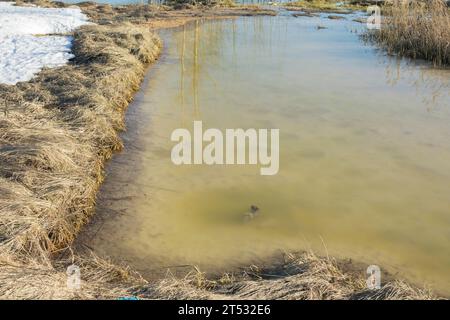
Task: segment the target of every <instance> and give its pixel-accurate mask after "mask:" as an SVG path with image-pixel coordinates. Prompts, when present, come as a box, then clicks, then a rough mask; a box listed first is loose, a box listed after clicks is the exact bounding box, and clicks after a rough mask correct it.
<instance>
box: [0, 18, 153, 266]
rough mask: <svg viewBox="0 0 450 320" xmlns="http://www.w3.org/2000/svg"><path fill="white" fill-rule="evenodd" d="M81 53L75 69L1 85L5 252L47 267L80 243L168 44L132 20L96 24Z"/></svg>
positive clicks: (81, 34)
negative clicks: (107, 170) (139, 96)
mask: <svg viewBox="0 0 450 320" xmlns="http://www.w3.org/2000/svg"><path fill="white" fill-rule="evenodd" d="M73 49H74V50H73V51H74V53H75V55H76V58H75V59H74V60H73V61H72V63H71V64H69V65H66V66H64V67H61V68H59V69H52V70H43V71H42V72H41V73H40V74H39V75H38V76H37V77H35V78H34V79H33V80H32V81H30V82H24V83H19V84H18V85H16V86H6V85H0V96H1V97H2V99H1V100H0V108H1V106H2V104H3V112H0V181H1V186H0V204H1V205H0V217H1V219H0V257H7V258H8V259H13V260H15V261H18V262H19V261H21V262H30V261H33V262H36V263H37V262H40V263H43V264H44V265H47V266H48V265H50V259H49V257H50V256H51V254H52V253H54V252H56V251H57V250H59V249H61V248H64V247H66V246H67V245H69V244H70V243H71V242H72V241H73V239H74V237H75V236H76V234H77V233H78V231H79V229H80V228H81V227H82V226H83V225H84V224H85V223H86V222H87V220H88V218H89V216H90V214H91V213H92V212H93V208H94V204H95V194H96V191H97V189H98V187H99V184H100V183H101V181H102V178H103V175H102V170H103V163H104V161H105V160H106V159H107V158H109V157H110V156H111V154H112V152H113V151H114V150H118V149H120V148H121V145H122V144H121V141H120V139H119V136H118V131H119V130H121V129H123V128H124V123H123V114H124V110H125V108H126V107H127V105H128V103H129V102H130V101H131V100H132V97H133V93H134V92H135V91H136V90H137V89H138V88H139V84H140V82H141V80H142V78H143V76H144V72H145V68H146V65H147V64H148V63H150V62H151V61H153V60H155V59H156V58H157V55H158V53H159V50H160V40H159V38H157V37H156V36H155V35H154V34H152V33H151V32H150V31H148V30H146V29H144V28H140V27H137V26H133V25H131V24H122V25H116V26H109V27H108V28H106V27H102V26H95V25H91V26H85V27H82V28H81V29H79V30H78V31H77V32H76V33H75V34H74V47H73Z"/></svg>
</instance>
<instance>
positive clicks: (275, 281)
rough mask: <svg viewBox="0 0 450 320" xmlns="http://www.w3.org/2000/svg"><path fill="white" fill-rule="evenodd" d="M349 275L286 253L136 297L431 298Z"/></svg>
mask: <svg viewBox="0 0 450 320" xmlns="http://www.w3.org/2000/svg"><path fill="white" fill-rule="evenodd" d="M360 271H361V272H358V273H355V272H353V273H351V272H347V271H345V270H343V268H342V267H341V266H340V265H339V264H338V263H337V262H336V260H334V259H332V258H328V257H318V256H316V255H314V254H313V253H301V254H290V255H287V256H286V262H285V263H283V264H282V265H281V266H276V268H275V269H260V268H258V267H255V266H253V267H251V268H249V269H248V270H246V271H244V273H243V274H242V275H229V274H227V275H225V277H221V278H218V279H208V278H207V277H206V275H205V274H204V273H201V272H200V271H198V270H194V271H193V272H191V273H189V274H188V275H187V276H186V277H185V278H183V279H176V278H175V277H167V278H166V279H164V280H161V281H159V282H157V283H152V284H151V285H147V286H146V287H144V288H143V289H141V290H140V291H139V295H141V296H142V297H145V298H150V299H283V300H286V299H287V300H323V299H327V300H328V299H329V300H341V299H344V300H346V299H435V298H436V297H434V296H433V295H432V294H431V293H430V292H429V291H427V290H420V289H417V288H414V287H412V286H410V285H408V284H406V283H405V282H403V281H399V280H395V281H389V282H387V283H385V284H383V286H382V288H381V289H379V290H368V289H367V287H366V282H365V281H366V280H365V278H364V277H363V276H364V275H365V272H364V270H360Z"/></svg>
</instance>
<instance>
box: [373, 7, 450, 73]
mask: <svg viewBox="0 0 450 320" xmlns="http://www.w3.org/2000/svg"><path fill="white" fill-rule="evenodd" d="M385 12H386V13H387V16H386V18H385V19H384V23H383V24H382V27H381V30H379V31H373V32H369V33H368V34H367V35H366V36H365V37H366V38H368V39H370V40H373V41H375V42H377V43H378V44H380V45H381V46H382V47H384V48H386V49H387V50H388V51H389V52H390V53H397V54H400V55H402V56H408V57H412V58H420V59H425V60H429V61H432V62H433V63H434V64H436V65H449V64H450V10H449V8H448V7H447V4H446V3H445V1H443V0H420V1H418V0H416V1H409V2H406V1H405V2H403V1H395V2H394V3H393V4H392V5H391V6H388V7H386V8H385Z"/></svg>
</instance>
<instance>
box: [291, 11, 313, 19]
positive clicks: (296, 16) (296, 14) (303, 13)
mask: <svg viewBox="0 0 450 320" xmlns="http://www.w3.org/2000/svg"><path fill="white" fill-rule="evenodd" d="M292 16H293V17H294V18H298V17H310V18H312V17H317V15H315V14H312V13H310V12H299V13H293V14H292Z"/></svg>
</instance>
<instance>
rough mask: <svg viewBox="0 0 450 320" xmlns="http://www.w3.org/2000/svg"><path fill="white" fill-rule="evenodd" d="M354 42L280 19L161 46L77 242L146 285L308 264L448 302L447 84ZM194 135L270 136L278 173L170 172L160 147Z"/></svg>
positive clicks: (223, 26) (203, 29) (313, 23)
mask: <svg viewBox="0 0 450 320" xmlns="http://www.w3.org/2000/svg"><path fill="white" fill-rule="evenodd" d="M319 25H320V26H322V27H325V28H323V29H322V28H318V27H317V26H319ZM363 28H364V25H363V24H358V23H356V22H352V21H351V18H350V16H347V19H346V20H329V19H322V18H309V17H300V18H293V17H290V16H287V15H281V16H279V17H258V18H257V17H254V18H239V19H236V20H220V21H207V22H206V21H205V22H202V21H199V22H196V23H193V24H190V25H188V26H186V27H183V28H180V29H177V30H174V31H166V32H165V33H163V34H162V35H163V38H164V41H165V53H164V54H163V56H162V58H161V60H160V61H159V63H157V65H156V66H155V67H153V68H152V69H151V70H150V73H149V75H148V77H147V80H146V82H145V83H144V85H143V87H142V89H141V91H140V92H139V93H138V95H137V97H136V100H135V101H134V103H133V104H132V105H131V106H130V108H129V110H128V114H127V127H128V131H127V132H126V133H124V134H123V139H124V143H125V148H124V150H123V152H121V153H120V154H117V155H115V156H114V158H113V159H112V161H111V162H110V163H109V164H108V167H107V177H106V180H105V183H104V185H103V186H102V189H101V192H100V195H99V199H98V206H97V213H96V217H95V219H93V221H92V223H91V225H89V226H88V227H87V230H86V231H85V233H84V235H83V236H82V237H81V239H82V241H83V242H84V243H85V244H87V245H89V246H90V247H92V248H94V249H95V250H96V251H97V252H98V253H100V254H105V255H108V256H111V257H113V258H114V259H115V260H118V261H124V262H126V263H129V264H130V265H132V266H133V267H135V268H136V269H138V270H140V271H141V272H143V273H144V274H151V273H154V272H155V270H160V271H164V270H165V268H166V267H168V266H181V265H193V264H195V265H198V266H199V267H200V268H202V269H203V270H207V271H215V270H227V269H228V268H233V267H236V266H241V265H244V264H249V263H253V262H258V261H264V259H267V258H269V257H271V256H272V255H273V254H274V252H277V251H279V250H286V251H297V250H305V249H313V250H316V251H318V252H319V253H322V254H324V253H329V254H330V255H333V256H337V257H345V258H352V259H354V260H357V261H361V262H363V263H367V264H368V265H369V264H377V265H379V266H381V268H382V269H385V270H388V271H390V272H393V273H396V274H397V275H398V276H399V277H401V278H407V279H409V280H411V281H413V282H415V283H417V284H419V285H423V284H429V285H432V287H433V288H435V289H436V290H438V291H439V292H444V293H447V294H448V293H449V292H450V274H449V272H448V270H450V254H449V251H450V228H449V226H450V125H449V123H450V99H449V98H450V96H449V92H450V90H449V89H450V84H449V81H450V71H449V70H439V69H433V68H431V67H430V66H429V65H426V64H420V63H413V62H410V61H408V60H400V59H397V58H395V57H387V56H385V55H384V54H383V53H382V52H377V51H376V50H375V49H374V48H373V47H370V46H367V45H365V44H364V43H363V42H361V40H360V39H359V37H358V34H359V33H360V32H361V30H363ZM194 120H202V121H203V126H204V127H205V128H218V129H225V128H244V129H246V128H267V129H271V128H277V129H280V169H279V172H278V174H277V175H274V176H261V175H260V174H259V167H258V166H254V165H227V166H218V165H215V166H207V165H192V166H187V165H182V166H175V165H174V164H173V163H172V162H171V158H170V154H171V149H172V147H173V146H174V145H175V143H174V142H172V141H170V136H171V133H172V131H173V130H174V129H177V128H188V129H190V130H191V129H192V126H193V121H194ZM251 205H255V206H258V208H259V209H260V210H259V215H258V217H257V218H255V219H253V220H252V221H249V222H247V223H245V222H244V221H243V215H244V213H245V212H247V211H248V210H249V208H250V206H251Z"/></svg>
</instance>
